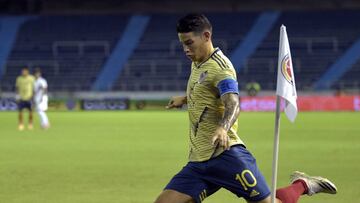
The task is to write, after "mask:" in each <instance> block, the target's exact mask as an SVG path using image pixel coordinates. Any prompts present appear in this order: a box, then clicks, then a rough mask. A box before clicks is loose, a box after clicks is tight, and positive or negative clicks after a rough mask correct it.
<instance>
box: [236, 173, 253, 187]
mask: <svg viewBox="0 0 360 203" xmlns="http://www.w3.org/2000/svg"><path fill="white" fill-rule="evenodd" d="M235 179H236V180H237V181H239V182H240V183H241V185H242V186H243V188H244V190H248V188H249V187H254V186H255V185H256V184H257V181H256V178H255V176H254V175H253V174H252V172H251V171H250V170H243V171H242V172H241V174H239V173H237V174H236V177H235Z"/></svg>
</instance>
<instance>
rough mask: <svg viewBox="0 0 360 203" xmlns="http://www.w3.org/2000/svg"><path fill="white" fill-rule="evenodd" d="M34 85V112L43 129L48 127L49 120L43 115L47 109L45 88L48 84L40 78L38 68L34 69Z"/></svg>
mask: <svg viewBox="0 0 360 203" xmlns="http://www.w3.org/2000/svg"><path fill="white" fill-rule="evenodd" d="M34 75H35V83H34V102H35V107H36V111H37V113H38V114H39V116H40V124H41V127H42V128H43V129H48V128H49V127H50V123H49V119H48V117H47V115H46V113H45V111H46V110H47V109H48V96H47V88H48V84H47V82H46V80H45V79H44V78H43V77H42V76H41V70H40V68H36V69H35V74H34Z"/></svg>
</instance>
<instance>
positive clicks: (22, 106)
mask: <svg viewBox="0 0 360 203" xmlns="http://www.w3.org/2000/svg"><path fill="white" fill-rule="evenodd" d="M23 109H28V110H29V111H31V110H32V107H31V101H28V100H20V101H19V102H18V110H19V111H22V110H23Z"/></svg>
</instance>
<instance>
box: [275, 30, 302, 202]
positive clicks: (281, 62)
mask: <svg viewBox="0 0 360 203" xmlns="http://www.w3.org/2000/svg"><path fill="white" fill-rule="evenodd" d="M280 98H284V99H285V102H286V104H285V114H286V116H287V117H288V119H289V120H290V121H291V122H294V121H295V118H296V116H297V111H298V110H297V104H296V98H297V95H296V87H295V77H294V71H293V66H292V61H291V54H290V46H289V40H288V37H287V34H286V27H285V26H284V25H282V26H281V27H280V41H279V59H278V73H277V85H276V110H275V133H274V134H275V136H274V153H273V164H272V185H271V203H275V202H276V184H277V183H276V182H277V170H278V161H279V140H280V133H279V132H280V100H281V99H280Z"/></svg>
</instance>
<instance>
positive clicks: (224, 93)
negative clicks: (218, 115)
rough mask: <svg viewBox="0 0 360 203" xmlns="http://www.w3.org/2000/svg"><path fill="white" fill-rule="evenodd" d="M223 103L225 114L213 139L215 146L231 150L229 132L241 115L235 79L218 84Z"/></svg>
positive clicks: (228, 79) (227, 79)
mask: <svg viewBox="0 0 360 203" xmlns="http://www.w3.org/2000/svg"><path fill="white" fill-rule="evenodd" d="M218 89H219V92H220V95H221V101H222V102H223V104H224V108H225V110H224V114H223V117H222V119H221V120H220V122H219V126H218V127H217V128H216V130H215V133H214V135H213V138H212V144H213V145H215V146H216V145H219V146H221V147H224V148H225V149H230V140H229V136H228V135H227V132H228V131H229V130H230V128H231V127H232V126H233V125H234V123H235V122H236V120H237V118H238V116H239V113H240V102H239V95H238V93H239V90H238V84H237V81H236V80H235V79H232V78H226V79H224V80H222V81H220V82H219V83H218Z"/></svg>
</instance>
